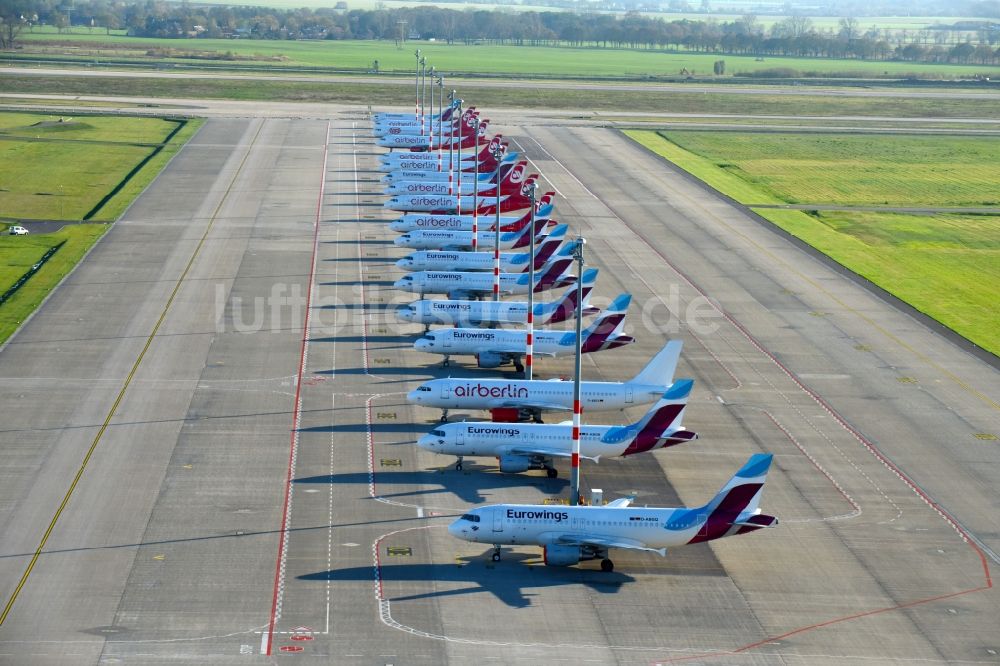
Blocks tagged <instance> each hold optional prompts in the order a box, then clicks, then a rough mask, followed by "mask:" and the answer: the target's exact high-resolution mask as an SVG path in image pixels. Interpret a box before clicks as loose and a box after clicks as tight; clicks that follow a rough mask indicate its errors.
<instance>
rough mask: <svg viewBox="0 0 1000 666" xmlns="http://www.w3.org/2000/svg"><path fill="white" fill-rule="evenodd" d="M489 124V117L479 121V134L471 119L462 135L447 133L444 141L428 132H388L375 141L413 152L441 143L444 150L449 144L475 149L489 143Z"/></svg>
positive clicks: (428, 148) (385, 145)
mask: <svg viewBox="0 0 1000 666" xmlns="http://www.w3.org/2000/svg"><path fill="white" fill-rule="evenodd" d="M489 124H490V121H489V118H484V119H483V120H481V121H479V134H478V135H477V134H476V132H475V129H474V127H473V125H472V122H471V119H470V120H468V121H465V127H463V128H462V133H461V135H460V134H459V133H458V132H457V131H456V132H455V134H454V136H453V137H449V136H447V135H446V136H445V137H444V140H443V141H439V140H438V137H436V136H429V135H426V134H423V135H421V134H387V135H385V136H383V137H380V138H378V139H377V140H376V141H375V145H377V146H381V147H382V148H390V149H392V148H406V149H407V150H409V151H411V152H421V151H428V150H437V148H438V145H440V146H441V147H442V149H443V150H448V149H449V146H451V147H453V148H456V149H457V148H458V147H459V146H461V148H462V150H469V149H473V150H475V148H476V147H477V146H480V145H483V144H484V143H488V142H487V141H486V130H487V129H488V128H489Z"/></svg>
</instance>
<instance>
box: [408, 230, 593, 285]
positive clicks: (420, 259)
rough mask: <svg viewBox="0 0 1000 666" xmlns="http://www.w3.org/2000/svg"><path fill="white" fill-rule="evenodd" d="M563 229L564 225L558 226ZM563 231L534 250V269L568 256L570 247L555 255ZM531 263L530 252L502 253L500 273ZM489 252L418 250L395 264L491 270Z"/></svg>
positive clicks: (519, 270) (416, 268) (413, 268)
mask: <svg viewBox="0 0 1000 666" xmlns="http://www.w3.org/2000/svg"><path fill="white" fill-rule="evenodd" d="M559 226H560V227H565V226H566V225H565V224H562V225H559ZM565 237H566V230H565V229H560V230H559V231H558V232H557V231H556V230H553V233H550V234H549V235H548V236H545V237H544V238H543V240H542V242H540V243H539V244H538V246H537V247H536V248H535V270H536V271H537V270H540V269H541V268H542V266H544V265H545V264H546V263H547V262H548V261H549V259H551V258H552V257H554V256H556V255H557V254H561V255H564V256H569V255H570V253H572V251H573V247H574V246H573V245H567V246H566V247H565V248H564V249H563V250H561V251H559V252H557V251H558V250H559V248H560V247H561V246H563V243H564V241H565ZM530 263H531V254H530V253H529V252H501V253H500V270H501V272H504V273H524V272H527V271H528V268H529V264H530ZM493 264H494V260H493V253H492V252H451V251H447V250H419V251H417V252H414V253H412V254H408V255H406V256H405V257H403V258H402V259H400V260H399V261H397V262H396V267H397V268H402V269H403V270H404V271H492V270H493Z"/></svg>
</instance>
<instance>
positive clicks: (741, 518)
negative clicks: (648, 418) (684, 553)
mask: <svg viewBox="0 0 1000 666" xmlns="http://www.w3.org/2000/svg"><path fill="white" fill-rule="evenodd" d="M771 459H772V454H770V453H756V454H754V455H752V456H750V459H749V460H747V462H746V464H745V465H743V467H741V468H740V470H739V471H738V472H736V474H735V475H734V476H733V478H731V479H730V480H729V482H728V483H727V484H726V485H725V486H723V487H722V490H720V491H719V492H718V493H717V494H716V495H715V497H714V498H712V500H711V501H710V502H709V503H708V504H705V505H704V506H700V507H697V508H686V507H680V508H676V509H667V508H649V507H643V508H639V507H633V506H630V505H631V502H632V500H631V498H622V499H619V500H615V501H613V502H611V503H610V504H608V505H606V506H546V505H529V504H497V505H493V506H483V507H477V508H475V509H472V510H471V511H469V512H468V513H466V514H464V515H463V516H462V517H461V518H459V519H458V520H456V521H455V522H453V523H452V524H451V525H449V526H448V533H449V534H451V535H452V536H454V537H457V538H459V539H462V540H464V541H471V542H473V543H489V544H493V561H494V562H498V561H499V560H500V547H501V546H502V545H503V544H518V545H521V544H534V545H538V546H541V547H542V557H543V560H544V562H545V564H546V565H548V566H556V567H565V566H572V565H574V564H576V563H578V562H580V561H581V560H594V559H599V560H601V570H602V571H614V567H615V565H614V563H613V562H612V561H611V559H610V558H609V557H608V551H609V550H610V549H612V548H627V549H631V550H640V551H648V552H653V553H659V554H660V556H662V557H665V556H666V554H667V548H671V547H674V546H683V545H686V544H690V543H702V542H704V541H712V540H714V539H721V538H722V537H727V536H735V535H737V534H746V533H748V532H753V531H755V530H759V529H761V528H764V527H774V526H776V525H777V524H778V519H777V518H775V517H774V516H769V515H766V514H763V513H761V510H760V508H759V506H758V505H759V504H760V497H761V494H762V492H763V489H764V483H765V481H766V480H767V472H768V469H769V468H770V466H771Z"/></svg>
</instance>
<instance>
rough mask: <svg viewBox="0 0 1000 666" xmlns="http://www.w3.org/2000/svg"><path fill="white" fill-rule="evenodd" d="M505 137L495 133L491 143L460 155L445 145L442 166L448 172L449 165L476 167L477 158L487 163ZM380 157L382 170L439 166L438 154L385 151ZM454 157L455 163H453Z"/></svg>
mask: <svg viewBox="0 0 1000 666" xmlns="http://www.w3.org/2000/svg"><path fill="white" fill-rule="evenodd" d="M502 141H503V137H502V136H501V135H500V134H497V135H495V136H494V137H493V138H492V139H490V141H489V143H487V144H486V145H484V146H483V147H482V148H480V149H479V151H478V152H476V151H473V150H469V151H466V150H463V151H462V154H461V155H459V154H458V151H457V150H452V151H451V153H450V154H449V151H448V146H447V145H444V146H442V148H441V168H442V169H443V170H444V171H445V172H447V170H448V167H449V165H451V166H453V167H454V168H455V169H459V168H461V169H463V170H464V169H465V168H466V167H472V168H475V164H476V160H478V161H479V163H480V164H483V163H486V162H487V161H488V160H491V159H493V155H492V154H493V151H494V150H496V148H497V147H500V146H502V145H503V144H502ZM378 159H379V170H380V171H390V172H391V171H399V170H404V171H405V170H415V171H423V170H426V169H437V168H438V155H437V153H436V152H435V153H434V154H430V153H410V152H401V153H383V154H381V155H379V156H378ZM452 159H453V161H454V164H453V165H452Z"/></svg>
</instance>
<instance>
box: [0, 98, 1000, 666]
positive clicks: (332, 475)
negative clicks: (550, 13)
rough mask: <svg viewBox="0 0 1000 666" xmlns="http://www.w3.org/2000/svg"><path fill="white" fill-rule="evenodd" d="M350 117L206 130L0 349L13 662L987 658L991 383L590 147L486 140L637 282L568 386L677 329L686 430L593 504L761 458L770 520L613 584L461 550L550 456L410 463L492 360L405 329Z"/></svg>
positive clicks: (629, 163) (563, 367)
mask: <svg viewBox="0 0 1000 666" xmlns="http://www.w3.org/2000/svg"><path fill="white" fill-rule="evenodd" d="M367 127H368V125H367V122H366V120H365V119H364V118H363V116H362V115H361V114H360V113H357V112H345V113H339V114H336V115H333V116H332V117H331V118H330V120H329V121H324V120H305V119H300V120H288V119H275V118H268V119H223V118H213V119H212V120H209V121H208V122H207V123H206V125H205V127H204V128H203V129H202V130H201V131H200V132H199V133H198V134H197V135H196V136H195V138H194V139H193V140H192V142H191V143H190V144H189V145H188V146H187V147H186V148H185V149H184V150H183V151H181V153H180V154H179V155H178V156H177V157H176V158H175V159H174V160H173V162H171V164H170V165H169V167H168V168H167V169H166V170H165V171H164V173H163V174H162V175H161V176H160V177H159V178H158V179H157V180H156V181H155V182H154V183H153V185H152V186H151V187H150V188H149V189H148V190H147V192H146V193H145V194H144V195H143V196H142V197H140V199H139V200H138V201H137V203H136V204H135V205H134V206H133V207H132V208H131V209H130V211H129V212H128V213H127V214H126V216H125V218H124V219H123V220H122V221H121V222H119V223H118V224H117V225H115V227H114V228H113V229H112V230H111V232H110V233H109V235H108V236H107V237H106V238H104V239H103V240H102V241H101V243H100V244H99V245H98V246H97V247H96V248H95V250H94V251H93V252H92V253H91V255H90V256H89V257H88V258H87V259H86V260H85V261H84V262H83V263H82V264H81V265H80V267H79V268H78V269H77V270H76V271H75V272H74V273H73V274H72V275H71V276H70V278H69V279H68V280H67V281H66V283H65V284H63V285H62V286H61V287H60V288H59V289H58V290H56V292H54V294H53V296H52V297H51V298H50V299H49V301H48V302H47V303H46V304H45V305H44V306H43V307H42V308H41V309H40V310H39V312H38V313H37V315H36V316H35V317H34V318H33V319H32V320H31V321H30V322H29V323H28V324H27V325H26V326H25V327H24V328H23V329H22V330H21V331H20V332H19V333H18V335H17V336H16V337H14V338H13V339H12V340H11V342H10V344H9V345H8V346H7V347H6V348H5V349H4V350H3V352H2V353H0V377H2V378H3V382H2V388H0V404H3V405H4V406H5V408H6V409H4V412H3V416H2V417H0V424H2V425H0V450H2V451H3V456H2V457H0V475H2V476H0V478H3V479H4V483H3V484H2V485H0V511H2V513H0V521H2V522H0V528H2V534H3V540H2V547H0V595H2V596H0V602H3V603H5V604H7V607H8V608H9V612H7V613H6V616H5V618H4V621H3V623H2V625H0V661H2V662H3V663H37V664H46V663H160V662H168V661H170V662H181V663H209V662H210V663H249V662H256V661H260V660H261V657H260V655H261V653H266V654H270V656H271V660H272V661H294V660H296V659H297V660H309V661H316V660H323V661H326V662H332V663H338V664H386V663H393V664H440V663H455V664H472V663H476V664H481V663H490V662H496V663H521V664H534V663H540V662H543V661H544V662H553V663H623V664H651V663H671V662H674V661H686V662H689V663H733V664H751V663H752V664H838V665H839V664H871V663H894V662H913V661H919V662H928V663H944V662H953V663H996V662H997V660H998V652H1000V642H998V641H997V638H996V629H997V625H996V617H997V616H998V610H1000V608H998V606H1000V603H998V600H997V595H996V593H995V592H994V591H993V589H992V582H991V578H990V571H991V569H992V567H994V566H996V565H997V564H998V562H1000V561H998V558H997V553H998V552H1000V529H998V528H1000V525H998V523H1000V518H998V517H997V513H996V511H995V510H994V509H995V503H996V497H997V482H996V479H997V478H998V471H1000V468H998V463H1000V448H998V445H997V441H996V440H995V438H994V439H990V436H991V435H992V436H994V437H995V436H997V435H1000V408H998V405H997V404H996V400H997V396H998V395H1000V390H998V389H1000V373H997V371H996V370H995V369H993V368H992V367H991V366H990V365H988V364H986V363H983V362H982V361H980V360H977V359H976V358H974V357H972V356H970V355H968V354H966V353H965V352H963V351H962V350H960V349H958V348H957V347H955V346H954V345H952V344H951V343H950V342H948V341H947V340H945V339H944V338H942V337H940V336H938V335H937V334H936V333H934V332H933V331H931V330H929V329H928V328H926V327H924V326H923V325H922V324H920V323H919V322H917V321H915V320H913V319H911V318H910V317H909V316H907V315H906V314H904V313H902V312H900V311H899V310H897V309H895V308H893V307H892V306H890V305H888V304H886V303H885V302H883V301H882V300H880V299H878V298H877V297H875V296H873V295H872V294H870V293H869V292H868V291H866V290H865V289H864V288H862V287H861V286H859V285H857V284H856V283H855V282H853V281H851V280H849V279H847V278H845V277H844V276H843V275H841V274H840V273H839V272H837V271H836V270H834V269H832V268H830V267H829V266H828V265H827V264H825V263H824V262H821V261H817V260H816V259H815V258H813V257H812V256H811V255H809V254H807V253H806V252H804V251H802V250H800V249H799V248H797V247H796V246H794V245H793V244H791V243H790V242H788V241H787V240H786V239H784V238H783V237H782V236H780V235H779V234H777V233H775V232H774V231H772V230H770V229H767V228H766V227H764V226H762V225H761V224H760V223H759V222H758V221H756V220H755V219H753V218H751V217H750V216H748V215H746V214H745V213H744V212H742V211H741V210H739V209H737V208H735V207H733V206H731V205H729V204H728V203H726V202H724V201H722V200H720V199H718V198H717V197H715V196H714V195H713V194H711V193H709V192H707V191H706V190H704V189H702V188H701V187H699V186H697V185H695V184H693V183H691V182H690V181H689V180H688V179H687V178H686V177H684V176H683V175H681V174H678V173H677V172H676V171H675V170H673V169H672V168H670V167H669V166H668V165H666V164H665V163H663V162H662V161H661V160H659V159H658V158H656V157H654V156H652V155H649V154H648V153H646V152H645V151H644V150H642V149H641V148H639V147H637V146H634V145H632V144H630V143H629V142H628V141H627V140H626V139H625V138H624V137H622V136H621V135H619V134H617V133H615V132H614V131H611V130H607V129H600V128H588V127H569V126H562V125H559V124H558V123H551V122H546V123H544V124H539V125H530V124H526V123H525V124H521V125H514V124H508V125H506V126H504V127H502V129H503V132H504V135H505V136H507V137H509V138H511V139H512V140H513V142H514V145H515V147H517V148H518V150H520V151H523V152H524V153H525V154H527V155H528V156H529V157H531V158H532V160H533V161H534V162H535V165H536V166H537V167H539V169H540V170H541V173H542V174H543V176H544V177H545V179H546V180H547V182H548V184H550V185H551V187H552V188H554V189H555V190H556V191H557V192H558V195H559V199H558V202H557V206H556V210H557V213H558V217H559V219H560V221H563V222H567V223H569V224H570V225H571V228H572V229H573V230H574V231H576V232H579V233H581V234H585V235H586V236H587V239H588V246H587V248H588V249H587V256H588V261H589V262H590V263H591V265H594V266H597V267H599V268H600V269H601V274H600V277H599V279H598V285H597V290H596V293H597V294H598V295H599V297H598V298H595V299H594V301H595V303H597V304H605V303H606V302H607V299H610V298H611V297H612V296H614V295H615V294H617V293H620V292H621V291H631V292H632V293H633V294H634V300H633V305H632V314H631V315H630V321H631V322H632V328H631V329H630V330H629V331H628V332H629V333H631V334H633V335H635V336H636V337H637V338H638V342H637V343H636V344H634V345H631V346H629V347H627V348H624V349H621V350H613V351H610V352H606V353H601V354H591V355H588V357H586V362H585V365H584V368H585V373H586V374H587V376H588V377H590V378H594V379H599V378H600V379H608V380H619V379H625V378H627V377H629V376H631V375H633V374H634V373H635V372H637V371H638V370H639V368H641V367H642V365H644V364H645V362H646V360H647V359H648V358H649V357H650V356H651V355H652V354H653V353H655V351H656V350H657V349H659V348H660V347H661V346H662V344H663V342H664V341H665V340H666V339H667V338H670V337H679V338H682V339H684V341H685V351H684V354H683V359H682V363H681V367H680V369H679V373H678V374H679V375H680V376H687V377H693V378H694V379H695V380H696V384H695V392H694V394H693V398H692V403H691V405H690V407H689V410H688V413H687V416H686V418H685V425H686V426H687V427H689V428H691V429H693V430H696V431H697V432H699V433H700V435H701V439H700V440H699V441H698V442H695V443H693V444H688V445H684V446H681V447H678V448H676V449H672V450H667V451H663V452H659V453H657V454H655V455H652V456H640V457H638V458H635V459H629V460H626V461H618V460H605V461H602V462H601V463H600V465H591V464H586V463H585V466H584V468H583V479H584V485H585V489H586V490H589V489H590V488H602V489H603V490H604V492H605V496H606V497H607V498H615V497H618V496H621V495H624V494H634V495H635V496H636V497H637V501H638V502H639V503H644V504H646V503H648V504H650V505H675V504H681V503H683V504H697V503H700V502H703V501H704V500H706V499H707V498H709V497H710V496H711V495H712V494H713V493H714V492H715V490H716V489H717V488H718V486H719V485H721V484H722V483H724V482H725V480H727V479H728V478H729V476H730V474H731V473H732V471H734V470H735V469H736V468H737V467H738V466H739V465H740V464H741V463H742V462H743V461H744V460H745V459H746V458H747V457H748V456H749V455H750V454H752V453H755V452H758V451H770V452H773V453H775V465H774V468H773V470H772V473H771V476H770V477H769V480H768V485H767V488H766V490H765V494H764V500H763V503H762V506H763V507H764V508H765V510H766V511H767V512H768V513H773V514H775V515H777V516H779V517H780V518H781V521H782V522H781V524H780V525H779V526H778V527H777V528H776V529H773V530H768V531H764V532H758V533H755V534H753V535H749V536H746V537H743V538H739V539H727V540H721V541H717V542H713V543H712V544H710V545H699V546H693V547H688V548H682V549H677V550H674V551H672V552H670V553H669V554H668V556H667V557H666V558H659V557H658V556H655V555H632V554H629V553H623V552H615V553H614V554H613V556H614V559H615V562H616V565H617V568H616V571H615V572H614V573H612V574H605V573H602V572H600V571H599V570H597V567H596V565H595V564H594V563H584V564H582V565H580V566H579V567H574V568H568V569H555V568H547V567H544V566H543V565H542V564H541V562H540V556H539V552H538V549H535V548H513V549H507V550H505V553H504V558H503V560H502V561H501V562H499V563H493V562H491V561H490V560H489V550H490V549H489V548H486V547H483V546H481V545H474V544H468V543H465V542H459V541H455V540H453V539H451V538H450V537H448V535H447V534H446V533H445V531H444V526H445V525H447V523H448V522H449V521H450V519H451V516H453V515H454V514H456V513H460V512H462V511H463V510H464V509H465V508H467V507H469V506H472V505H475V504H478V503H482V502H543V501H558V500H559V499H560V498H566V497H567V496H568V485H567V482H566V481H565V480H564V478H565V477H566V469H565V468H564V467H563V468H561V471H562V474H561V477H560V478H559V479H554V480H552V479H547V478H545V477H544V475H542V474H539V473H530V474H524V475H515V476H510V475H500V474H498V473H497V471H496V468H495V465H493V461H492V460H489V459H477V460H471V461H469V462H470V463H471V464H467V465H466V467H465V469H464V471H462V472H457V471H455V470H454V468H453V460H452V459H448V458H440V457H437V456H433V455H432V454H429V453H426V452H424V451H422V450H419V449H417V448H415V447H414V446H413V445H412V443H413V441H414V440H415V439H416V437H417V436H418V435H420V434H423V433H424V432H426V431H427V430H428V429H430V428H431V427H433V424H434V423H435V421H436V418H437V416H438V414H437V413H436V412H435V411H433V410H427V409H416V408H413V407H412V406H410V405H408V404H406V402H405V400H404V395H405V392H406V391H407V390H409V389H410V388H412V387H413V386H414V385H416V383H418V382H420V381H422V380H424V379H426V378H428V377H432V376H445V375H447V374H450V375H452V376H464V377H479V376H497V374H498V371H483V370H477V369H474V368H472V367H469V366H468V365H465V366H462V365H459V366H455V365H453V366H452V367H451V368H449V369H448V370H443V369H441V368H439V367H437V357H431V356H424V355H421V354H417V353H416V352H414V351H413V350H412V347H411V343H412V340H413V338H414V336H415V334H416V333H418V332H419V331H420V327H417V326H410V325H400V324H398V323H397V322H396V321H395V319H394V317H393V316H392V308H393V306H394V304H395V303H401V302H408V301H409V300H413V298H415V297H414V296H412V295H402V294H399V293H396V292H394V291H393V290H392V289H391V284H392V282H393V280H394V279H395V277H396V276H397V274H398V273H397V270H396V269H395V267H394V265H393V262H394V261H395V259H396V258H398V256H399V255H401V254H402V252H401V251H400V250H398V249H396V248H394V247H393V246H392V245H391V239H392V237H393V236H394V234H392V233H391V232H389V231H387V230H386V227H385V224H384V222H385V221H386V220H387V219H389V218H390V217H391V216H390V215H389V214H387V213H386V212H385V211H384V210H383V209H382V208H381V202H382V201H383V200H384V198H383V197H382V196H381V195H380V194H379V192H380V190H381V186H380V184H379V183H378V182H377V181H378V177H379V175H380V174H378V173H377V172H375V171H374V165H375V163H376V154H377V152H378V149H377V148H375V147H374V145H373V142H372V140H371V138H370V136H369V133H368V131H367ZM546 189H548V188H546ZM600 297H603V299H602V298H600ZM570 367H571V362H570V361H562V360H561V361H558V362H555V361H551V360H542V361H540V362H539V368H538V372H539V373H540V375H541V376H543V377H551V376H564V375H567V374H569V372H570ZM509 372H510V371H509V370H504V371H502V372H501V374H506V373H509ZM642 411H643V410H642V409H641V408H639V409H632V410H629V412H628V413H627V414H622V413H594V414H588V415H586V419H587V420H589V421H591V422H610V423H616V422H624V421H625V420H628V419H632V418H637V417H638V416H639V415H640V414H641V413H642ZM464 416H465V415H460V414H458V415H457V414H453V415H452V418H453V419H455V418H463V417H464ZM468 416H469V417H472V418H482V417H483V416H484V414H479V413H476V414H469V415H468ZM561 418H562V417H560V416H557V415H556V416H553V417H550V420H561ZM81 463H82V464H83V467H81ZM78 472H80V473H79V474H78ZM77 475H78V480H74V479H76V478H77ZM56 518H57V520H54V519H56ZM50 527H51V529H50ZM40 544H43V545H41V546H40Z"/></svg>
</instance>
